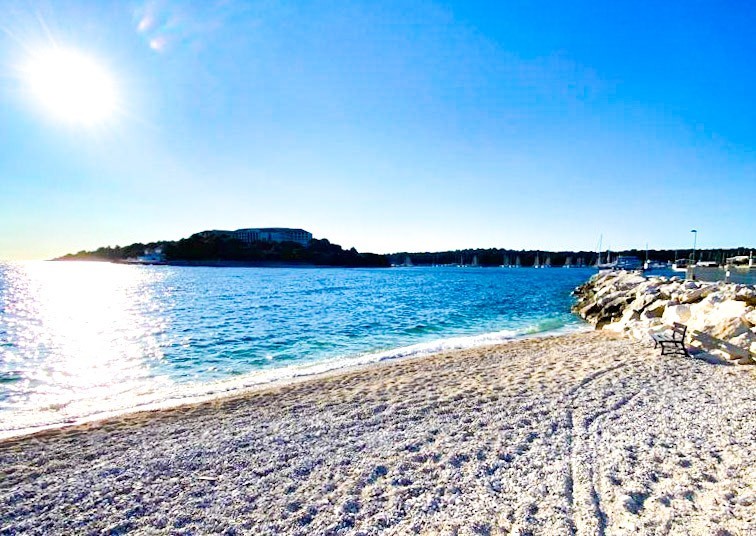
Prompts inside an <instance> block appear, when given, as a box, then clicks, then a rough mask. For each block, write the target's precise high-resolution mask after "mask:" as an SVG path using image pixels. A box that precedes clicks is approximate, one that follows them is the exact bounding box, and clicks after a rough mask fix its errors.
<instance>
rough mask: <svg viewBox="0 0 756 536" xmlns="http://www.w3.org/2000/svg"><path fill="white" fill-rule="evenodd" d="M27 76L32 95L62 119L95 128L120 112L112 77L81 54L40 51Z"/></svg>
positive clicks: (30, 64)
mask: <svg viewBox="0 0 756 536" xmlns="http://www.w3.org/2000/svg"><path fill="white" fill-rule="evenodd" d="M24 75H25V78H26V80H27V82H28V85H29V88H30V90H31V93H32V94H33V95H34V96H35V97H36V98H37V99H38V100H39V102H40V103H41V104H42V105H43V106H44V107H45V108H46V109H47V110H48V111H49V112H50V113H51V114H52V115H54V116H55V117H57V118H58V119H61V120H64V121H66V122H70V123H78V124H83V125H93V124H97V123H101V122H103V121H105V120H107V119H109V118H110V117H112V116H113V114H114V113H115V111H116V108H117V93H116V89H115V84H114V83H113V79H112V77H111V76H110V73H108V71H107V70H106V69H105V68H103V67H102V66H101V65H99V64H98V63H97V62H96V61H94V60H93V59H92V58H90V57H88V56H87V55H85V54H82V53H80V52H78V51H75V50H70V49H62V48H51V49H48V50H45V51H40V52H39V53H37V54H35V55H34V56H33V57H32V58H31V59H30V61H29V62H28V64H27V65H26V67H25V69H24Z"/></svg>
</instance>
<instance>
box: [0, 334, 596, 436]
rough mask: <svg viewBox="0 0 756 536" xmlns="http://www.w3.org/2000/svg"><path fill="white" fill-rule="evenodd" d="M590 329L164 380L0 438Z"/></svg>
mask: <svg viewBox="0 0 756 536" xmlns="http://www.w3.org/2000/svg"><path fill="white" fill-rule="evenodd" d="M590 329H592V328H591V326H590V325H588V324H568V325H563V326H560V327H559V328H556V329H551V330H544V331H539V330H538V325H536V326H530V327H528V328H526V329H523V330H519V331H515V330H502V331H497V332H492V333H484V334H481V335H470V336H461V337H450V338H446V339H437V340H434V341H428V342H424V343H418V344H413V345H410V346H403V347H399V348H394V349H391V350H385V351H381V352H372V353H366V354H360V355H357V356H354V355H352V356H346V357H338V358H331V359H326V360H322V361H317V362H310V363H299V364H296V365H290V366H287V367H281V368H276V369H270V370H263V371H254V372H250V373H247V374H244V375H242V376H240V377H237V378H229V379H224V380H219V381H215V382H209V383H196V384H174V385H173V388H172V389H171V390H170V392H168V393H166V390H165V384H161V385H160V386H159V387H162V388H161V389H160V391H159V392H156V391H147V392H143V393H141V394H139V395H132V403H131V404H126V405H124V403H123V399H119V400H118V401H117V402H119V403H118V404H117V407H115V405H113V404H112V402H116V401H115V400H112V401H111V400H107V401H103V400H91V401H79V402H74V403H70V404H68V405H66V406H65V407H64V408H60V411H57V412H56V413H53V412H52V411H50V412H43V411H40V410H39V409H35V410H28V411H27V412H25V413H29V414H30V415H27V416H23V415H22V416H19V417H17V418H8V416H7V415H4V416H3V417H4V419H3V421H2V423H0V439H7V438H11V437H17V436H23V435H27V434H31V433H34V432H39V431H43V430H49V429H55V428H61V427H64V426H71V425H76V424H85V423H88V422H95V421H99V420H103V419H107V418H112V417H118V416H122V415H127V414H130V413H138V412H142V411H157V410H163V409H169V408H173V407H177V406H181V405H185V404H196V403H201V402H207V401H210V400H215V399H218V398H222V397H225V396H229V395H233V394H241V393H243V392H244V391H246V390H254V389H259V388H265V387H267V386H271V385H274V384H275V385H285V384H286V383H289V382H292V381H297V380H304V379H307V378H310V377H313V376H317V375H320V374H325V373H328V372H333V371H337V370H346V369H350V368H354V367H359V366H364V365H369V364H371V363H378V362H382V361H389V360H394V359H404V358H412V357H422V356H428V355H432V354H437V353H441V352H447V351H455V350H465V349H470V348H479V347H484V346H493V345H496V344H502V343H507V342H512V341H515V340H523V339H534V338H541V337H550V336H557V335H565V334H568V333H575V332H580V331H589V330H590ZM108 402H111V405H113V406H114V407H111V408H107V407H105V408H104V407H103V406H106V405H107V403H108ZM95 407H96V408H97V409H95ZM40 417H43V418H40ZM45 417H46V418H45Z"/></svg>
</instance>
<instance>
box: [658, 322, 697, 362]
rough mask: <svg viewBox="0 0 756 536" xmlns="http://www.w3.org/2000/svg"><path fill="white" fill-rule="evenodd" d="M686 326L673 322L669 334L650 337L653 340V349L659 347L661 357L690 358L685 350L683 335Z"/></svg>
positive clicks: (686, 329)
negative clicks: (682, 356) (679, 356)
mask: <svg viewBox="0 0 756 536" xmlns="http://www.w3.org/2000/svg"><path fill="white" fill-rule="evenodd" d="M687 331H688V326H686V325H685V324H680V323H679V322H675V323H674V324H672V331H671V332H670V333H666V332H665V333H655V334H653V335H651V338H652V339H653V340H654V348H658V347H659V346H661V355H684V356H687V357H690V354H689V353H688V350H687V348H685V333H686V332H687Z"/></svg>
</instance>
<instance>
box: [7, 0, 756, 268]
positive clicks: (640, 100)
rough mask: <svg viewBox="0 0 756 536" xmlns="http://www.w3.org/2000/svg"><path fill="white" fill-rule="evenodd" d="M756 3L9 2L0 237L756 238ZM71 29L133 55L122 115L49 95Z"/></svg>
mask: <svg viewBox="0 0 756 536" xmlns="http://www.w3.org/2000/svg"><path fill="white" fill-rule="evenodd" d="M604 4H605V5H604ZM755 25H756V8H753V7H750V5H749V4H748V3H721V2H720V3H715V2H708V3H704V2H668V3H659V2H653V3H652V2H632V3H630V2H627V3H624V2H605V3H597V2H554V3H551V2H540V3H537V2H467V1H465V2H451V1H447V2H357V1H355V2H336V1H333V2H325V1H317V0H316V1H296V2H294V1H292V2H287V1H274V0H265V1H260V2H254V1H249V2H234V1H216V2H212V1H207V2H197V3H194V4H192V3H190V2H184V1H182V2H179V1H176V0H161V1H148V2H135V1H130V2H105V1H103V2H90V1H81V2H76V1H65V0H64V1H55V2H52V1H51V2H8V1H1V2H0V69H1V70H2V73H1V74H0V258H6V259H8V258H46V257H51V256H56V255H60V254H63V253H66V252H71V251H78V250H81V249H92V248H95V247H98V246H101V245H116V244H120V245H125V244H129V243H132V242H136V241H152V240H161V239H178V238H181V237H184V236H188V235H190V234H192V233H194V232H197V231H200V230H204V229H236V228H240V227H258V226H260V227H262V226H289V227H302V228H305V229H307V230H309V231H311V232H312V233H313V234H314V235H315V236H316V237H326V238H328V239H330V240H331V241H333V242H336V243H339V244H342V245H343V246H345V247H352V246H354V247H356V248H357V249H358V250H360V251H375V252H392V251H402V250H412V251H417V250H423V251H427V250H445V249H454V248H465V247H507V248H540V249H550V250H558V249H595V248H596V245H597V242H598V239H599V236H600V235H602V234H603V237H604V238H603V245H604V246H605V247H606V246H609V247H612V248H614V249H619V248H633V247H635V248H643V247H645V244H646V243H648V244H649V246H650V247H652V248H675V247H680V248H683V247H689V246H690V245H691V242H692V236H691V233H690V230H691V229H693V228H695V229H698V231H699V233H698V246H699V247H725V246H738V245H756V208H755V207H756V152H755V150H754V148H755V147H756V129H754V125H756V99H754V98H753V97H752V94H753V92H754V87H755V86H756V63H754V61H753V58H754V57H756V40H754V39H753V38H752V29H753V27H754V26H755ZM51 47H65V48H67V49H71V50H76V51H79V52H81V53H82V54H85V55H87V57H89V58H91V59H92V60H93V61H95V62H96V63H97V64H98V65H99V66H101V67H102V68H103V69H105V70H106V72H108V73H109V75H110V77H111V78H112V80H113V85H114V87H115V88H116V92H117V95H118V107H117V109H116V110H115V111H114V112H113V113H112V114H110V116H109V117H107V118H106V119H104V120H102V121H101V122H99V123H97V124H94V125H86V124H80V123H76V122H73V123H72V122H70V121H64V120H62V119H60V118H59V117H56V116H55V115H54V114H51V113H50V111H49V110H48V109H46V108H45V107H44V106H43V105H42V103H40V102H39V98H38V97H37V96H35V95H34V94H33V93H32V92H31V91H30V89H29V81H28V80H27V79H25V75H24V74H23V73H24V70H23V66H24V65H25V64H26V63H27V62H28V61H29V57H31V56H34V55H35V54H37V53H39V51H42V50H45V49H49V48H51Z"/></svg>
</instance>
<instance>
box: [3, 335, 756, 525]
mask: <svg viewBox="0 0 756 536" xmlns="http://www.w3.org/2000/svg"><path fill="white" fill-rule="evenodd" d="M754 393H756V375H754V371H753V370H752V368H750V367H742V368H739V367H731V366H724V365H717V364H711V363H709V362H706V361H704V360H700V359H684V358H679V357H674V358H670V357H664V358H662V357H661V356H659V355H658V352H657V351H654V350H653V349H652V348H651V347H650V346H649V345H646V344H642V343H639V342H637V341H632V340H628V339H623V338H618V337H616V336H612V335H611V334H606V333H601V332H590V333H581V334H573V335H565V336H561V337H552V338H545V339H532V340H526V341H518V342H513V343H510V344H505V345H501V346H494V347H486V348H479V349H472V350H465V351H459V352H452V353H445V354H438V355H435V356H430V357H423V358H414V359H406V360H402V361H397V362H392V363H379V364H375V365H370V366H367V367H363V368H361V369H357V370H351V371H342V372H337V373H331V374H329V375H327V376H323V377H318V378H314V379H310V380H307V381H303V382H298V383H295V384H291V385H286V386H279V387H275V388H271V389H267V390H262V391H260V390H258V391H255V392H250V393H247V394H244V395H240V396H233V397H228V398H224V399H219V400H216V401H213V402H210V403H203V404H197V405H193V406H184V407H180V408H176V409H170V410H163V411H158V412H148V413H140V414H133V415H127V416H123V417H119V418H117V419H111V420H107V421H103V422H99V423H92V424H88V425H82V426H77V427H70V428H66V429H62V430H57V431H49V432H43V433H40V434H36V435H33V436H28V437H25V438H18V439H10V440H5V441H2V442H0V534H16V533H24V534H27V533H28V534H101V533H110V534H124V533H135V534H165V533H170V534H302V535H304V534H414V533H417V534H521V535H524V534H581V535H582V534H635V535H637V534H680V535H682V534H686V535H687V534H701V535H704V534H706V535H709V534H719V535H721V536H725V535H727V534H732V535H746V534H756V464H755V463H754V459H755V458H754V457H755V456H756V413H755V410H754Z"/></svg>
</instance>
